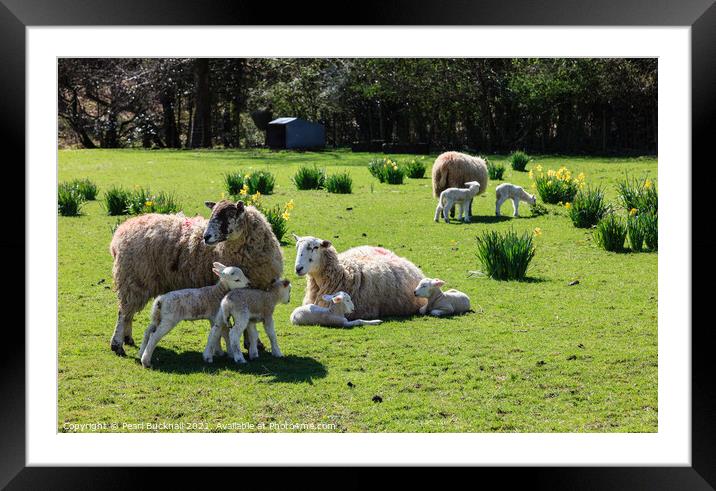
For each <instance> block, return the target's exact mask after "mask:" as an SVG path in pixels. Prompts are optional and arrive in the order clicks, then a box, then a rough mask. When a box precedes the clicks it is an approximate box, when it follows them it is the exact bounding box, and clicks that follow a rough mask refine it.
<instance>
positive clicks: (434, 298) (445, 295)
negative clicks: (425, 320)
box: [415, 278, 470, 317]
mask: <svg viewBox="0 0 716 491" xmlns="http://www.w3.org/2000/svg"><path fill="white" fill-rule="evenodd" d="M444 284H445V282H444V281H443V280H439V279H437V278H435V279H430V278H425V279H422V280H420V283H418V286H417V288H416V289H415V296H416V297H422V298H427V299H428V303H427V304H425V305H424V306H423V307H421V308H420V313H421V314H423V315H425V314H428V313H429V314H430V315H434V316H436V317H440V316H443V315H452V314H463V313H465V312H468V311H470V297H468V296H467V295H465V294H464V293H462V292H460V291H457V290H455V289H450V290H448V291H446V292H443V291H442V290H441V289H440V287H442V286H443V285H444Z"/></svg>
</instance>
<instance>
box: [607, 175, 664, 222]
mask: <svg viewBox="0 0 716 491" xmlns="http://www.w3.org/2000/svg"><path fill="white" fill-rule="evenodd" d="M617 191H618V193H619V200H620V201H621V204H622V206H623V207H624V209H625V210H627V211H631V210H632V209H634V208H636V209H637V210H638V211H639V213H640V214H641V213H658V211H659V194H658V192H657V190H656V186H655V185H654V183H653V182H652V181H651V179H649V178H648V177H646V176H645V177H644V178H643V179H637V178H632V177H629V176H628V175H627V176H625V178H624V180H622V181H619V182H618V183H617Z"/></svg>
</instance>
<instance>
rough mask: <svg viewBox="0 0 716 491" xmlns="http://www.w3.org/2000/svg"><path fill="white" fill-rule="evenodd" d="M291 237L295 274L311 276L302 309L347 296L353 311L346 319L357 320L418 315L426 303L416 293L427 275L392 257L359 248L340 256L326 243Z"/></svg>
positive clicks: (381, 250) (375, 249)
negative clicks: (328, 297) (340, 294)
mask: <svg viewBox="0 0 716 491" xmlns="http://www.w3.org/2000/svg"><path fill="white" fill-rule="evenodd" d="M293 237H294V238H295V239H296V274H297V275H298V276H304V275H307V276H308V279H307V280H306V295H305V296H304V297H303V305H308V304H311V303H314V304H316V305H322V304H326V302H325V300H323V295H330V294H332V293H334V292H339V291H343V292H347V293H348V294H349V295H350V296H351V298H352V299H353V302H354V303H355V310H354V311H353V312H352V313H350V314H347V315H346V317H347V318H348V319H349V320H353V319H379V318H381V317H386V316H407V315H415V314H417V313H418V309H420V307H421V306H422V305H423V304H424V302H425V300H423V299H422V298H417V297H416V296H415V295H413V289H414V288H415V284H416V283H417V282H418V281H420V280H421V279H423V278H424V277H425V275H423V273H422V271H420V269H418V267H417V266H415V265H414V264H413V263H411V262H410V261H408V260H407V259H405V258H403V257H400V256H398V255H397V254H395V253H394V252H392V251H389V250H388V249H384V248H382V247H373V246H359V247H353V248H351V249H348V250H347V251H344V252H342V253H340V254H338V252H336V249H335V248H334V247H333V244H331V242H330V241H328V240H321V239H318V238H316V237H299V236H297V235H296V234H294V235H293ZM326 305H327V304H326Z"/></svg>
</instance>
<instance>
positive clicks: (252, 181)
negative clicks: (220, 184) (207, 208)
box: [224, 170, 276, 196]
mask: <svg viewBox="0 0 716 491" xmlns="http://www.w3.org/2000/svg"><path fill="white" fill-rule="evenodd" d="M224 183H225V185H226V191H227V192H228V193H229V194H230V195H231V196H238V195H239V194H241V193H242V191H247V192H248V194H255V193H256V192H259V193H261V194H272V193H273V188H274V185H275V184H276V178H275V177H274V176H273V174H271V173H270V172H269V171H266V170H259V171H255V172H253V173H244V172H243V171H236V172H232V173H229V174H226V175H225V176H224ZM244 186H245V187H246V189H244Z"/></svg>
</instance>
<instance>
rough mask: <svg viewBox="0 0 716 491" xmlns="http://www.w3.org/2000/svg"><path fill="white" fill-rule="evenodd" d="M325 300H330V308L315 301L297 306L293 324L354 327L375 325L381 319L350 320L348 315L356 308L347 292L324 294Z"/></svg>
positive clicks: (292, 316)
mask: <svg viewBox="0 0 716 491" xmlns="http://www.w3.org/2000/svg"><path fill="white" fill-rule="evenodd" d="M323 300H325V301H326V302H328V308H326V307H320V306H318V305H316V304H314V303H311V304H308V305H302V306H300V307H297V308H296V309H295V310H294V311H293V312H292V313H291V324H295V325H297V326H301V325H318V326H329V327H353V326H375V325H378V324H380V323H381V322H383V321H381V320H372V321H366V320H363V319H356V320H353V321H349V320H348V319H346V315H348V314H350V313H352V312H353V311H354V310H355V307H354V305H353V301H352V300H351V296H350V295H348V294H347V293H346V292H338V293H336V294H335V295H323Z"/></svg>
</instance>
